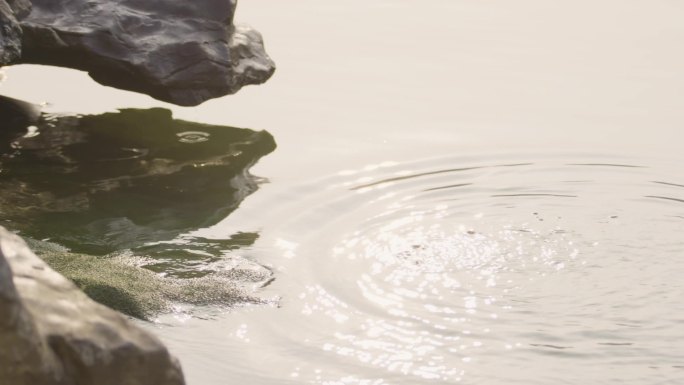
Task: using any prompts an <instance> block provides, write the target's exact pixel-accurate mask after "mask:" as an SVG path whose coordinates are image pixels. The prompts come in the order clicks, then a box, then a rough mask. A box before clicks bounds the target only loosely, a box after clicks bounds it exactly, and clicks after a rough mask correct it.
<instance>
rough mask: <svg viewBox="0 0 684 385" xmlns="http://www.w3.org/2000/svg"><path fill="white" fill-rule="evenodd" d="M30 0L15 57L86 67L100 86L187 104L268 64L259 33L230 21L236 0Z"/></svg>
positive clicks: (238, 83)
mask: <svg viewBox="0 0 684 385" xmlns="http://www.w3.org/2000/svg"><path fill="white" fill-rule="evenodd" d="M0 1H4V0H0ZM15 1H24V0H15ZM32 3H33V10H32V12H31V13H30V14H29V15H28V16H27V17H26V18H24V19H23V20H22V21H21V27H22V29H23V31H24V37H23V52H22V57H21V61H22V62H24V63H34V64H48V65H55V66H62V67H70V68H75V69H79V70H83V71H87V72H88V73H89V74H90V76H91V77H92V78H93V79H94V80H95V81H97V82H99V83H101V84H104V85H107V86H112V87H116V88H121V89H125V90H130V91H136V92H141V93H145V94H148V95H150V96H152V97H154V98H157V99H159V100H163V101H167V102H170V103H175V104H179V105H184V106H193V105H197V104H200V103H202V102H204V101H206V100H208V99H211V98H216V97H220V96H224V95H227V94H233V93H235V92H237V91H238V90H239V89H240V88H242V87H243V86H245V85H249V84H260V83H263V82H265V81H266V80H268V78H269V77H270V76H271V75H272V74H273V72H274V70H275V65H274V63H273V61H272V60H271V59H270V58H269V57H268V55H267V54H266V52H265V51H264V47H263V42H262V38H261V35H260V34H259V33H258V32H257V31H255V30H253V29H252V28H250V27H247V26H238V25H234V24H233V14H234V11H235V7H236V4H237V0H203V1H177V0H158V1H148V0H97V1H92V0H68V1H67V0H32Z"/></svg>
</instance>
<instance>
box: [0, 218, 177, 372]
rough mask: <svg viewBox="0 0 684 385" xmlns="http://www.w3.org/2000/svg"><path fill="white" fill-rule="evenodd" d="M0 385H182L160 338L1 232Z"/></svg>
mask: <svg viewBox="0 0 684 385" xmlns="http://www.w3.org/2000/svg"><path fill="white" fill-rule="evenodd" d="M0 314H2V317H0V346H2V349H0V383H2V384H16V385H24V384H26V385H28V384H30V385H70V384H98V385H120V384H127V385H149V384H156V385H182V384H184V380H183V374H182V371H181V369H180V365H179V364H178V362H177V360H176V359H175V358H174V357H172V356H171V355H170V354H169V352H168V350H167V349H166V348H165V347H164V346H163V345H162V344H161V342H159V340H158V339H157V338H155V337H154V336H152V335H150V334H149V333H147V332H145V331H143V330H142V329H140V328H138V327H136V326H134V325H133V324H131V323H130V322H129V321H128V320H126V319H125V318H124V317H123V316H122V315H120V314H119V313H117V312H115V311H113V310H110V309H108V308H107V307H105V306H102V305H100V304H97V303H95V302H93V301H92V300H90V299H89V298H88V297H87V296H86V295H85V294H83V293H82V292H81V291H80V290H78V288H77V287H76V286H75V285H74V284H73V283H71V282H70V281H68V280H67V279H65V278H64V277H62V276H61V275H59V274H58V273H56V272H55V271H53V270H52V269H51V268H50V267H48V266H47V265H46V264H45V263H44V262H43V261H42V260H41V259H40V258H38V257H36V256H35V255H34V254H33V253H32V252H31V251H30V250H29V249H28V247H27V246H26V244H25V243H24V241H23V240H22V239H21V238H19V237H18V236H16V235H14V234H11V233H9V232H8V231H6V230H5V229H4V228H2V227H0Z"/></svg>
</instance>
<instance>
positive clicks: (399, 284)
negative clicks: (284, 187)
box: [217, 156, 684, 384]
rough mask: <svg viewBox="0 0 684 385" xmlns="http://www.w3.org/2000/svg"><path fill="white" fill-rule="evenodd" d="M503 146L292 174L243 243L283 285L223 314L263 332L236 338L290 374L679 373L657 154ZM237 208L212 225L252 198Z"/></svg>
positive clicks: (433, 377)
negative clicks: (263, 307)
mask: <svg viewBox="0 0 684 385" xmlns="http://www.w3.org/2000/svg"><path fill="white" fill-rule="evenodd" d="M514 160H516V161H515V162H503V163H502V162H492V163H491V164H483V163H481V162H480V163H479V164H469V163H470V162H472V161H471V160H468V159H432V160H427V161H422V162H415V163H413V164H387V165H385V166H382V167H371V168H368V170H370V171H365V170H359V171H356V172H351V171H347V172H344V173H341V175H338V176H336V177H334V178H331V179H326V180H321V181H317V182H315V183H311V184H309V185H307V187H306V188H303V190H307V191H309V193H307V194H303V195H302V196H301V197H300V199H298V200H292V201H290V202H289V204H287V205H281V206H280V207H279V210H276V211H274V212H272V213H270V214H269V215H268V216H269V218H270V220H271V224H270V226H269V229H267V230H266V231H264V232H263V233H262V238H261V239H260V241H259V242H258V243H257V245H256V250H257V251H258V253H259V254H260V255H261V257H262V259H261V261H262V262H264V263H266V264H268V265H270V266H271V267H272V268H273V269H274V270H275V271H276V272H277V275H278V277H279V279H277V280H276V281H275V282H274V283H273V284H272V285H271V287H270V289H271V290H274V292H281V293H283V292H284V293H290V294H289V295H286V296H285V297H284V298H283V301H282V304H281V308H280V309H278V312H277V322H276V323H275V324H274V323H273V322H270V321H268V319H269V317H268V316H264V314H263V313H261V312H259V311H255V312H254V313H250V314H245V315H242V316H237V318H239V319H240V320H242V321H244V320H245V319H246V320H247V321H246V322H247V324H249V325H250V327H251V328H252V330H253V331H254V333H255V334H256V335H258V336H261V337H262V338H264V339H263V340H261V341H260V342H259V343H258V344H257V345H254V346H253V347H250V346H245V345H239V346H240V347H239V349H246V350H247V351H251V349H260V351H262V352H263V354H265V356H266V357H268V360H269V361H274V362H278V363H279V365H282V366H283V368H296V370H294V369H287V370H288V373H290V374H291V375H292V376H291V377H290V378H292V379H293V382H292V383H311V384H396V383H410V384H422V383H425V384H432V383H495V384H503V383H506V384H548V383H560V382H563V381H567V382H570V383H606V384H613V383H614V384H618V383H621V384H624V383H628V384H657V383H668V382H663V381H674V379H677V378H679V379H681V378H684V377H683V373H682V369H681V365H682V364H681V362H682V359H684V353H683V352H682V350H681V347H682V346H684V339H683V338H682V336H681V335H680V333H678V330H679V329H680V328H681V325H682V322H684V319H683V318H682V317H681V314H684V307H682V304H681V302H680V301H679V300H678V298H681V295H682V294H684V285H682V284H681V283H680V281H681V280H680V279H679V278H678V277H679V276H680V275H681V273H682V272H683V271H684V260H683V259H682V258H681V256H682V254H683V253H684V250H683V247H682V246H681V241H680V234H682V231H683V230H684V221H682V218H683V217H684V215H682V214H684V211H683V210H684V206H682V205H681V203H680V202H678V201H676V199H680V198H681V197H682V196H683V195H682V194H684V190H682V189H681V186H677V184H676V183H673V182H663V181H666V180H670V178H669V177H668V176H671V175H673V174H672V173H671V171H672V170H673V169H672V168H671V167H672V164H670V163H667V162H665V163H663V164H658V165H654V166H644V165H641V164H639V163H635V162H637V161H636V160H635V161H633V162H632V163H630V162H629V161H626V160H621V159H618V160H606V159H598V160H597V161H590V162H587V161H577V160H575V159H572V158H568V160H566V159H565V158H563V157H561V156H553V157H544V160H540V161H537V162H531V161H529V159H522V160H526V161H517V160H518V159H514ZM454 166H459V167H454ZM632 166H635V167H632ZM407 170H410V172H406V171H407ZM398 176H400V177H398ZM388 180H390V181H388ZM358 187H361V188H358ZM263 199H266V198H263ZM269 199H278V197H277V196H273V197H270V198H269ZM281 202H282V201H281ZM253 204H254V207H260V206H262V205H263V204H264V203H263V202H258V201H257V202H254V203H253ZM304 208H306V210H305V209H304ZM581 208H583V209H581ZM241 213H243V214H244V215H245V216H241V215H240V214H238V215H237V216H236V217H233V218H229V219H228V220H226V221H224V223H222V224H219V225H217V229H223V230H225V229H228V228H230V226H231V223H242V221H243V220H245V219H246V218H249V217H252V216H254V215H256V216H258V215H259V213H258V212H255V211H250V208H249V207H246V208H244V209H243V211H241ZM262 215H263V214H262ZM251 219H252V220H255V221H256V222H257V223H258V222H259V221H260V220H259V219H258V218H256V219H255V218H251ZM233 221H234V222H233ZM243 225H244V223H243ZM269 245H270V246H269ZM269 249H270V250H271V252H270V253H269V252H266V255H264V252H265V251H267V250H269ZM268 255H270V256H268ZM231 317H236V316H235V315H232V316H231ZM243 317H244V318H243ZM222 322H229V323H230V321H228V320H227V319H226V320H224V321H222ZM222 322H218V323H219V324H221V323H222ZM236 322H237V321H236ZM252 341H254V339H252ZM262 344H265V346H264V345H262ZM264 349H265V350H264ZM266 352H268V353H266ZM250 362H251V361H250V360H249V359H247V360H245V359H244V358H243V359H242V365H247V366H248V367H249V366H251V365H252V364H250ZM258 362H259V361H258V360H257V361H254V363H253V364H254V365H258ZM576 367H582V368H583V369H582V370H576V369H574V368H576ZM255 370H256V369H255ZM351 373H353V374H354V375H351V376H350V374H351ZM272 380H273V381H274V380H275V379H272ZM263 383H270V382H269V381H268V380H264V381H263ZM274 383H275V382H274ZM670 383H675V382H670Z"/></svg>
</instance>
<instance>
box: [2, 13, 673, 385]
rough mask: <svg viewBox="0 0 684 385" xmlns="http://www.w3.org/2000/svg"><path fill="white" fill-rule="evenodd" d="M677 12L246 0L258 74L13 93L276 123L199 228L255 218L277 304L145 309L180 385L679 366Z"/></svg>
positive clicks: (198, 118) (202, 232) (582, 374)
mask: <svg viewBox="0 0 684 385" xmlns="http://www.w3.org/2000/svg"><path fill="white" fill-rule="evenodd" d="M683 17H684V4H682V3H680V2H676V1H670V0H651V1H648V2H647V1H643V0H619V1H618V0H599V1H596V0H594V1H588V0H575V1H556V2H549V1H542V0H519V1H503V0H492V1H475V0H423V1H420V2H418V1H405V0H403V1H399V0H396V1H390V0H364V1H361V0H350V1H345V2H340V1H335V2H333V1H330V0H315V1H314V0H292V1H287V2H284V1H277V0H250V1H248V2H247V1H245V2H242V3H241V4H240V7H239V9H238V14H237V16H236V19H237V20H240V21H245V22H248V23H250V24H252V25H254V26H255V27H256V28H257V29H259V30H260V31H261V32H262V33H263V34H264V36H265V39H266V44H267V50H268V51H269V53H270V54H271V55H272V57H273V58H274V60H275V61H276V63H277V64H278V70H277V72H276V74H275V75H274V77H273V79H272V80H271V81H269V82H268V83H267V84H265V85H263V86H258V87H250V88H246V89H244V90H243V91H241V92H240V93H239V94H238V95H235V96H229V97H226V98H222V99H219V100H214V101H210V102H207V103H205V104H203V105H201V106H199V107H194V108H181V107H173V106H170V105H166V104H164V103H161V102H157V101H154V100H152V99H150V98H148V97H145V96H142V95H135V94H131V93H128V92H124V91H119V90H114V89H110V88H105V87H102V86H99V85H97V84H95V83H94V82H92V81H91V80H89V79H88V78H87V76H86V75H85V74H83V73H79V72H76V71H70V70H63V69H55V68H47V67H37V66H21V67H16V68H9V69H5V70H4V71H5V75H6V79H5V81H4V82H3V83H2V84H1V85H0V92H2V93H3V94H5V95H7V96H11V97H15V98H20V99H24V100H29V101H33V102H47V103H49V105H48V106H47V107H46V108H47V110H48V111H59V112H65V111H68V112H73V113H78V114H100V113H103V112H106V111H113V110H114V109H116V108H123V107H134V108H150V107H156V106H161V107H165V108H169V109H171V110H172V111H173V114H174V117H175V118H179V119H184V120H187V121H192V122H201V123H209V124H214V125H226V126H237V127H248V128H251V129H260V130H261V129H263V130H267V131H268V132H270V133H271V134H272V135H273V137H274V138H275V142H276V143H277V148H276V149H275V150H274V151H273V152H272V153H270V154H268V155H265V156H264V157H263V158H262V159H261V160H260V161H259V162H258V163H257V164H256V165H255V166H254V167H253V168H252V173H253V174H255V175H257V176H259V177H260V178H264V179H263V180H261V182H260V183H261V184H260V185H259V189H258V190H257V191H256V192H254V193H252V194H251V195H249V196H248V197H246V198H245V200H244V201H242V203H241V204H240V206H239V208H237V209H235V210H234V211H232V213H231V214H230V215H228V216H227V217H226V218H225V219H223V220H221V221H219V222H218V223H216V224H214V225H211V226H208V227H201V226H200V227H197V228H196V229H191V230H190V231H187V233H188V234H189V236H190V237H196V238H201V239H204V240H215V241H216V242H217V243H218V244H221V243H220V242H221V241H225V240H229V239H231V236H234V235H235V234H253V235H254V236H253V237H252V241H250V242H247V243H246V244H245V245H244V246H243V247H239V248H236V247H234V245H231V248H230V250H226V251H225V254H226V255H230V256H240V257H241V258H245V259H247V260H250V261H254V262H257V263H258V264H260V265H263V266H265V267H267V268H268V269H270V270H271V271H273V276H274V277H275V280H274V281H273V282H272V283H270V284H268V285H266V286H265V287H264V288H262V289H259V290H258V294H259V295H260V296H262V297H263V298H269V299H273V302H270V303H277V305H252V306H246V307H242V308H238V309H232V310H231V309H225V308H221V307H210V308H206V309H202V310H201V311H198V312H197V313H195V314H196V315H195V316H193V315H192V314H193V313H190V315H188V313H187V312H178V313H172V314H167V315H164V316H161V317H159V318H158V319H157V320H156V322H154V323H142V322H141V324H143V325H144V326H145V327H147V328H149V329H152V330H154V331H155V333H157V335H159V336H160V337H161V338H162V339H163V340H164V342H165V343H167V344H168V345H169V347H170V348H171V350H172V351H173V353H174V354H176V355H177V356H178V357H179V358H180V360H181V362H182V364H183V367H184V370H185V372H186V375H187V378H188V382H189V384H190V385H223V384H230V383H247V384H255V385H256V384H326V385H328V384H330V385H331V384H364V385H370V384H373V385H380V384H382V385H385V384H455V383H463V384H557V383H569V384H580V383H589V384H635V385H636V384H639V385H642V384H681V383H684V333H682V330H684V302H682V300H681V299H682V298H684V283H683V282H684V280H683V279H682V278H681V277H683V276H684V242H683V234H684V173H683V172H682V171H681V165H682V162H683V161H684V151H682V144H683V143H684V134H682V128H683V127H684V99H683V96H684V71H683V70H682V69H683V68H684V53H683V51H682V49H681V47H682V46H684V23H682V22H681V20H682V19H683ZM208 140H209V141H211V140H212V138H209V139H208ZM215 262H216V261H213V262H212V263H215ZM205 267H206V266H202V265H201V264H199V265H196V266H195V268H196V269H197V270H198V271H201V270H202V269H203V268H205ZM212 268H215V267H212Z"/></svg>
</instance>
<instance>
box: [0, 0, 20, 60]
mask: <svg viewBox="0 0 684 385" xmlns="http://www.w3.org/2000/svg"><path fill="white" fill-rule="evenodd" d="M12 3H14V2H12ZM22 4H23V3H19V2H17V6H21V5H22ZM20 54H21V29H20V28H19V24H18V22H17V19H16V17H15V13H14V11H13V10H12V8H11V7H10V4H8V3H7V2H6V1H5V0H0V66H3V65H6V64H9V63H12V62H13V61H15V60H17V59H18V58H19V55H20Z"/></svg>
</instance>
